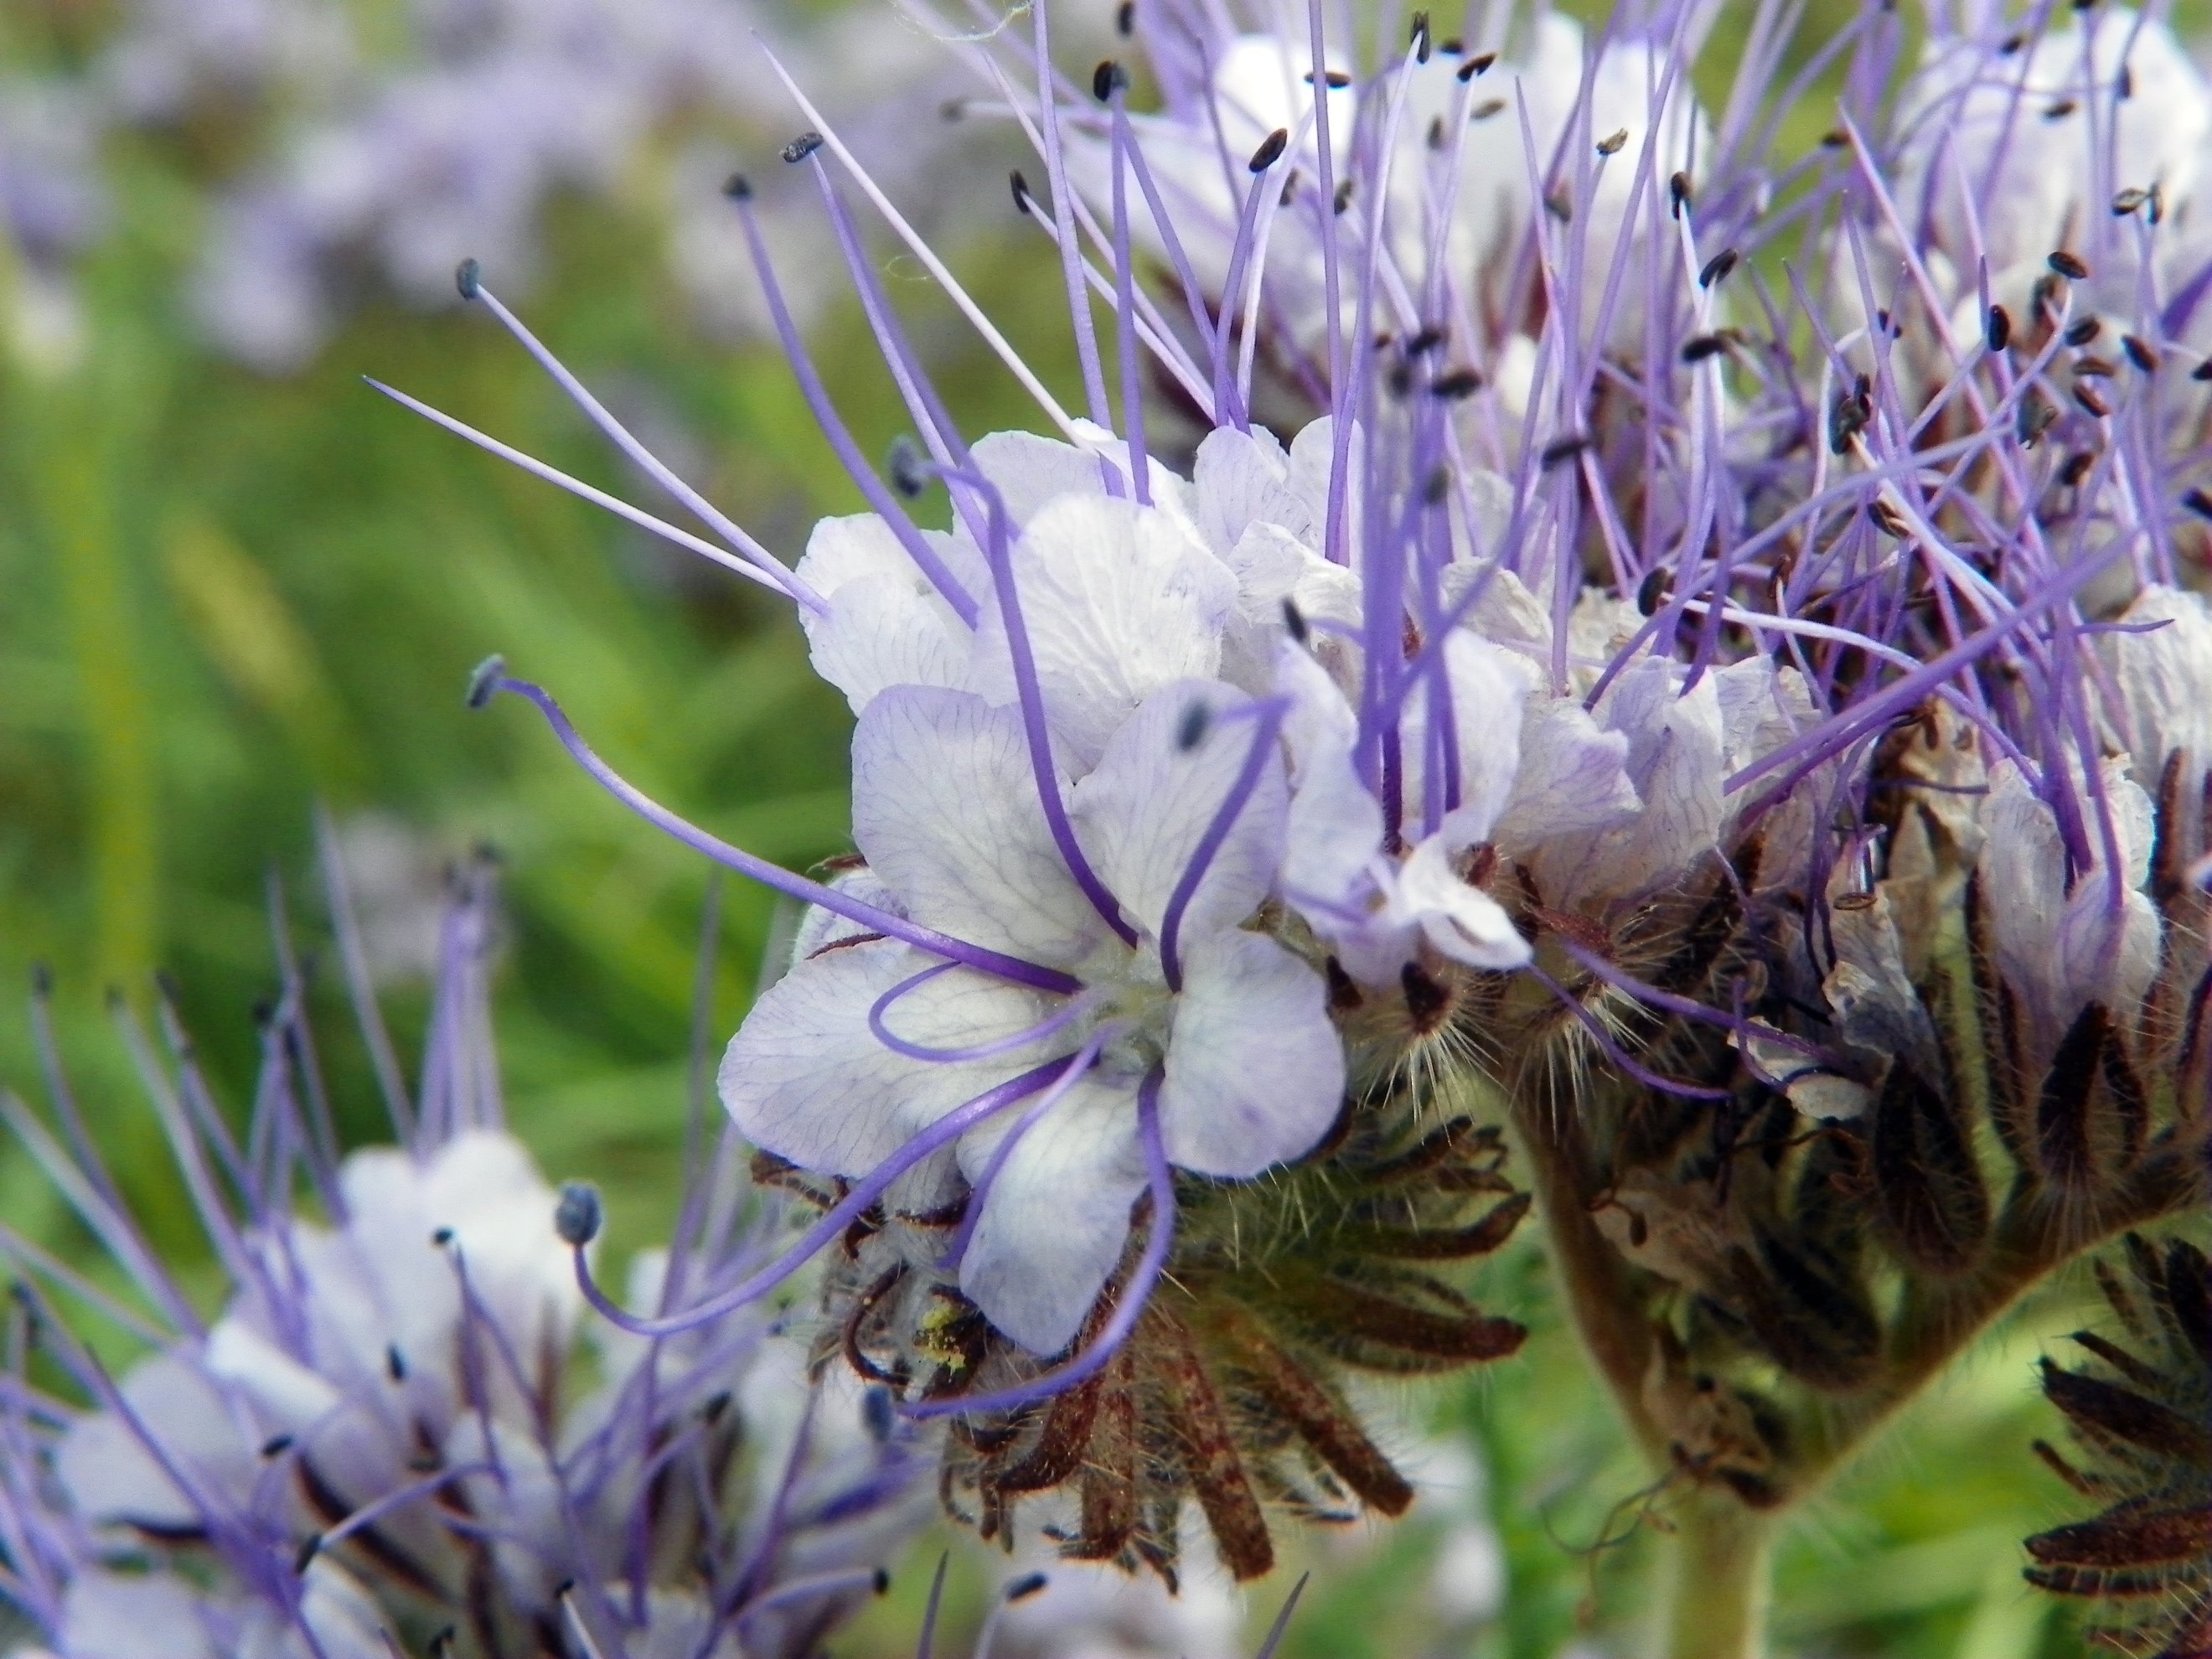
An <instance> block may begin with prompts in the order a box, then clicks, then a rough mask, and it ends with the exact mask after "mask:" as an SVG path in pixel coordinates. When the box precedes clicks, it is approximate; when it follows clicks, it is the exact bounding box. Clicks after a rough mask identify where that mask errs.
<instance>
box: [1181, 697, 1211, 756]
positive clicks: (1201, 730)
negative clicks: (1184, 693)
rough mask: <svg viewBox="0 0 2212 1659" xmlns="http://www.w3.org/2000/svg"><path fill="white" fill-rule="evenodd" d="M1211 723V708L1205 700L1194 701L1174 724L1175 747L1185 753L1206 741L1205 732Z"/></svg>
mask: <svg viewBox="0 0 2212 1659" xmlns="http://www.w3.org/2000/svg"><path fill="white" fill-rule="evenodd" d="M1212 725H1213V710H1212V708H1209V707H1208V706H1207V705H1206V703H1205V702H1194V703H1192V704H1191V705H1190V707H1189V708H1186V709H1184V710H1183V711H1182V720H1180V721H1178V722H1177V723H1176V748H1178V749H1180V750H1182V752H1183V753H1184V754H1186V755H1188V753H1190V751H1191V750H1194V749H1195V748H1197V747H1198V745H1199V744H1201V743H1204V742H1205V741H1206V732H1207V731H1208V730H1209V729H1210V728H1211V727H1212Z"/></svg>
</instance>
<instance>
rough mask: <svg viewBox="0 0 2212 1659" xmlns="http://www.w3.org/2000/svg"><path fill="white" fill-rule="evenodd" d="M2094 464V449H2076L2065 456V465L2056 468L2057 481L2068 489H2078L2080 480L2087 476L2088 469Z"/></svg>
mask: <svg viewBox="0 0 2212 1659" xmlns="http://www.w3.org/2000/svg"><path fill="white" fill-rule="evenodd" d="M2095 465H2097V457H2096V453H2095V452H2094V451H2093V450H2087V449H2077V450H2075V452H2074V453H2072V454H2071V455H2069V456H2068V457H2067V458H2066V465H2063V466H2062V467H2060V468H2059V469H2058V482H2059V483H2062V484H2064V485H2065V486H2066V488H2067V489H2080V488H2081V481H2082V480H2083V479H2084V478H2086V477H2088V476H2089V470H2090V469H2091V468H2092V467H2093V466H2095Z"/></svg>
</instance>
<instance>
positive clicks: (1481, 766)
mask: <svg viewBox="0 0 2212 1659" xmlns="http://www.w3.org/2000/svg"><path fill="white" fill-rule="evenodd" d="M1444 673H1445V678H1446V680H1447V682H1448V684H1449V687H1450V696H1451V709H1452V732H1453V738H1454V743H1455V747H1456V749H1457V750H1458V753H1459V792H1460V793H1459V805H1458V806H1457V807H1455V809H1454V810H1453V811H1449V812H1448V813H1446V814H1445V815H1444V817H1443V823H1441V825H1440V826H1439V829H1441V831H1442V833H1443V835H1444V836H1445V837H1446V838H1447V839H1448V840H1449V842H1450V845H1451V847H1452V849H1453V850H1454V851H1461V850H1464V849H1465V848H1469V847H1472V846H1474V844H1475V843H1476V842H1484V841H1488V840H1489V839H1490V838H1491V836H1492V835H1493V834H1494V833H1495V831H1496V829H1497V825H1498V817H1499V815H1500V814H1501V813H1502V812H1503V811H1504V810H1505V804H1506V802H1507V800H1508V799H1510V798H1511V796H1512V794H1513V790H1514V784H1515V781H1516V778H1517V777H1518V776H1519V774H1520V771H1521V727H1522V710H1523V708H1525V706H1526V705H1527V703H1528V696H1529V693H1530V692H1531V691H1532V690H1534V687H1535V679H1536V676H1535V671H1534V669H1532V668H1531V667H1530V666H1529V665H1528V663H1527V662H1526V661H1525V660H1523V659H1522V658H1520V657H1517V656H1516V655H1514V654H1513V653H1511V652H1510V651H1507V650H1505V649H1504V648H1503V647H1498V646H1495V645H1492V644H1490V643H1489V642H1488V641H1484V640H1479V639H1477V638H1475V637H1474V635H1471V634H1467V633H1462V632H1455V633H1453V635H1451V637H1450V638H1449V639H1448V640H1446V641H1444ZM1400 731H1401V734H1402V738H1403V752H1404V756H1405V769H1406V780H1407V781H1406V799H1407V802H1408V804H1409V813H1413V814H1417V813H1419V811H1420V810H1421V803H1422V802H1423V801H1424V799H1425V793H1424V791H1425V787H1426V775H1427V768H1428V744H1429V697H1428V693H1427V691H1426V690H1425V689H1420V688H1417V689H1416V690H1414V691H1413V694H1412V696H1409V697H1408V698H1407V702H1406V714H1405V718H1404V719H1403V720H1401V722H1400Z"/></svg>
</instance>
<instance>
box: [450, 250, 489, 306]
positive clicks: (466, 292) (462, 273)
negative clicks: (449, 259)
mask: <svg viewBox="0 0 2212 1659" xmlns="http://www.w3.org/2000/svg"><path fill="white" fill-rule="evenodd" d="M453 286H454V287H455V288H457V289H459V290H460V292H461V298H463V299H464V300H473V299H475V298H476V297H477V295H479V294H481V293H483V261H482V260H480V259H475V258H469V259H464V260H462V261H461V262H460V264H457V265H455V266H454V267H453Z"/></svg>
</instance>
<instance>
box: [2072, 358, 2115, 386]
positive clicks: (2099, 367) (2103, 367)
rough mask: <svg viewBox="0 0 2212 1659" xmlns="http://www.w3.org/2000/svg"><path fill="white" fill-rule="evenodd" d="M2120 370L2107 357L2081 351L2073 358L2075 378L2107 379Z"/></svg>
mask: <svg viewBox="0 0 2212 1659" xmlns="http://www.w3.org/2000/svg"><path fill="white" fill-rule="evenodd" d="M2119 372H2120V366H2119V365H2118V363H2116V362H2113V361H2112V359H2111V358H2109V357H2097V356H2091V355H2090V354H2089V353H2087V352H2086V351H2085V352H2083V353H2082V354H2081V356H2079V357H2076V358H2075V360H2074V378H2075V379H2076V380H2111V379H2112V376H2114V375H2115V374H2118V373H2119Z"/></svg>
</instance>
